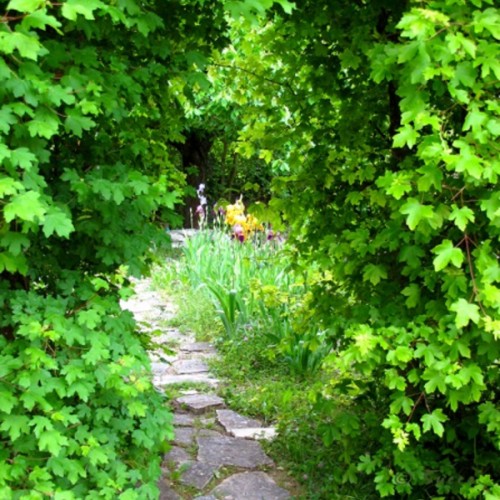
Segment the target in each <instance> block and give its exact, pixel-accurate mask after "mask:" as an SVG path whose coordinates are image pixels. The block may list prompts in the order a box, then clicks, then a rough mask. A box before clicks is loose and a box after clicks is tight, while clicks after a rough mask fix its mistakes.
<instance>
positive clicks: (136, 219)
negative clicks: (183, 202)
mask: <svg viewBox="0 0 500 500" xmlns="http://www.w3.org/2000/svg"><path fill="white" fill-rule="evenodd" d="M202 3H203V2H197V6H196V7H194V8H192V9H191V10H189V9H188V7H189V5H188V2H182V1H181V2H177V1H173V2H155V1H154V0H148V1H145V2H136V1H135V0H126V1H125V0H119V1H117V2H103V1H101V0H67V1H63V2H60V3H54V2H46V1H39V0H11V1H9V2H3V9H4V11H3V12H1V14H0V15H1V16H2V23H1V24H0V161H1V169H0V311H1V314H0V332H1V335H0V364H1V368H0V394H1V398H0V471H1V472H0V497H2V498H5V499H10V498H12V499H21V498H25V499H27V498H30V499H37V498H45V497H51V498H60V499H62V498H64V499H70V498H75V499H76V498H110V499H111V498H113V499H114V498H123V499H132V498H141V499H142V498H156V497H157V495H158V491H157V486H156V483H157V478H158V476H159V474H160V469H159V463H160V453H161V452H162V451H163V449H164V447H165V444H164V443H165V442H166V441H167V440H168V439H169V438H171V437H172V426H171V422H170V415H169V412H168V410H167V409H166V407H165V401H164V398H162V396H161V395H160V394H158V393H157V392H156V390H155V389H154V388H153V387H152V385H151V382H150V372H149V361H148V357H147V355H146V352H145V347H146V346H147V344H148V339H146V338H144V336H141V335H139V334H138V333H137V332H136V325H135V323H134V321H133V319H132V317H131V315H130V313H128V312H123V311H122V310H121V309H120V307H119V300H120V298H124V297H126V296H127V294H128V293H129V291H128V284H129V282H128V278H127V277H125V275H123V274H122V272H121V271H119V270H120V269H122V268H126V269H127V274H131V275H135V276H138V275H140V274H141V273H144V272H147V270H148V267H149V265H150V263H151V260H152V258H153V254H152V251H153V250H158V249H160V248H162V246H164V245H165V244H166V243H167V238H166V235H165V232H164V229H163V226H164V225H165V224H167V223H168V224H173V223H175V222H176V215H175V212H174V209H175V205H176V204H177V203H179V201H180V197H181V195H182V192H183V189H184V187H183V184H184V180H183V175H182V174H181V173H179V172H178V171H177V170H176V169H175V168H174V166H173V161H172V160H171V158H170V156H169V152H168V148H167V146H166V145H165V144H166V143H167V142H168V141H170V140H175V139H176V138H177V137H178V135H179V130H180V129H181V127H182V124H181V123H180V120H179V118H178V117H176V114H175V112H174V111H173V110H174V109H175V101H174V99H173V98H171V96H170V95H169V91H168V79H169V78H170V77H173V76H174V75H175V76H177V75H179V74H181V73H182V74H186V75H187V74H190V73H196V71H195V70H194V69H193V68H192V67H191V65H190V63H189V61H188V58H187V56H186V55H185V54H186V53H187V52H188V51H189V50H192V49H194V48H198V49H199V50H200V51H201V52H204V51H206V52H207V53H208V52H209V51H210V50H211V46H210V45H211V43H212V40H213V39H214V38H216V37H217V36H219V34H220V30H221V29H222V28H223V24H224V23H223V20H222V10H221V9H220V8H219V5H217V8H214V7H213V6H212V7H210V9H209V8H208V7H206V8H204V9H203V8H202V5H201V4H202ZM200 20H205V21H206V22H201V23H200ZM185 21H186V22H185ZM191 23H192V24H193V25H196V24H199V25H200V27H199V29H198V30H190V26H188V25H189V24H191ZM184 29H185V31H184ZM205 29H210V30H213V37H212V39H210V38H209V37H205V34H204V33H203V32H202V31H203V30H205Z"/></svg>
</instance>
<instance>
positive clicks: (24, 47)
mask: <svg viewBox="0 0 500 500" xmlns="http://www.w3.org/2000/svg"><path fill="white" fill-rule="evenodd" d="M14 50H17V51H18V52H19V54H20V55H21V56H22V57H26V58H27V59H33V60H34V61H36V60H37V59H38V56H39V55H40V54H42V53H46V50H45V49H44V48H43V46H42V45H41V43H40V42H39V41H38V40H37V39H36V38H35V37H34V36H29V35H25V34H24V33H19V32H17V31H15V32H9V33H5V32H0V52H4V53H5V54H12V53H13V52H14Z"/></svg>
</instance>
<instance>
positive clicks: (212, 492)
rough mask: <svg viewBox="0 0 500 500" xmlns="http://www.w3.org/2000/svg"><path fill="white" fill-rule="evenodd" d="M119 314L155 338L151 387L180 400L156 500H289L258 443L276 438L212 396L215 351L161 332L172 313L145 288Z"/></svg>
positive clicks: (186, 336)
mask: <svg viewBox="0 0 500 500" xmlns="http://www.w3.org/2000/svg"><path fill="white" fill-rule="evenodd" d="M124 307H126V308H127V309H129V310H130V311H132V312H133V314H134V316H135V318H136V320H137V321H138V322H139V325H140V327H141V328H142V329H149V330H154V331H155V335H154V336H153V339H154V342H155V343H156V344H157V345H158V348H157V349H155V350H153V351H152V352H150V357H151V362H152V370H153V383H154V385H155V387H156V388H157V389H158V390H161V391H166V393H167V394H169V393H170V394H172V393H175V394H177V397H175V398H174V399H172V400H171V402H170V404H171V408H172V410H173V412H174V428H175V438H174V442H173V446H172V448H171V450H170V451H169V453H168V454H167V455H165V457H164V460H163V463H162V471H163V473H162V477H161V479H160V483H159V487H160V500H180V499H184V500H187V499H189V500H216V499H223V500H263V499H264V500H284V499H289V498H291V495H290V493H289V492H288V491H287V489H285V488H282V487H280V486H278V484H277V483H276V481H275V479H278V481H279V482H281V483H282V484H283V485H284V486H285V487H286V488H289V489H290V488H291V487H292V486H293V485H292V484H291V483H289V482H287V478H286V476H284V474H283V473H282V472H280V470H279V469H278V468H277V467H276V466H275V464H274V463H273V461H272V460H271V459H270V458H269V457H268V456H267V455H266V453H265V452H264V451H263V449H262V447H261V445H260V443H259V442H258V439H269V438H272V437H273V435H274V432H275V430H274V429H273V428H263V427H262V426H261V423H260V422H258V421H257V420H254V419H249V418H246V417H245V416H243V415H239V414H237V413H235V412H234V411H232V410H230V409H227V408H226V404H225V402H224V400H223V399H221V398H220V397H219V396H218V395H217V394H216V390H217V386H218V384H219V381H218V380H217V379H216V378H214V377H213V376H212V375H211V373H210V369H209V366H208V361H209V359H210V358H212V357H214V356H216V355H217V353H216V351H215V349H214V347H213V346H212V345H211V344H209V343H205V342H196V341H195V339H194V337H193V336H192V335H190V334H186V333H182V332H181V331H179V330H178V329H177V328H172V327H169V326H166V325H168V322H169V320H171V319H172V318H173V317H174V316H175V306H174V304H173V303H172V301H171V300H169V298H168V297H165V296H164V295H162V294H161V293H160V292H157V291H155V290H153V289H152V288H151V282H150V280H147V279H146V280H142V281H139V282H138V283H137V284H136V294H135V295H134V296H133V297H132V298H130V299H129V300H128V301H127V302H126V303H125V304H124ZM165 346H166V347H168V349H167V350H165V349H163V347H165ZM179 384H180V385H179ZM194 387H196V389H194ZM180 388H182V390H181V389H180ZM280 479H281V480H280Z"/></svg>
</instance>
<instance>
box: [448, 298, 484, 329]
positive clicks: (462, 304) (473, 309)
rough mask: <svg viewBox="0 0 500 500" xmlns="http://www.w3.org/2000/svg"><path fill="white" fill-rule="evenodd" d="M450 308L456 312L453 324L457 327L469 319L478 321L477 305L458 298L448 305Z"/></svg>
mask: <svg viewBox="0 0 500 500" xmlns="http://www.w3.org/2000/svg"><path fill="white" fill-rule="evenodd" d="M450 310H451V311H454V312H455V313H456V318H455V324H456V325H457V327H458V328H463V327H464V326H467V325H468V324H469V323H470V322H471V321H472V322H473V323H476V324H477V323H479V319H480V314H479V306H477V305H476V304H471V303H470V302H468V301H467V300H465V299H458V300H457V301H456V302H454V303H453V304H452V305H451V306H450Z"/></svg>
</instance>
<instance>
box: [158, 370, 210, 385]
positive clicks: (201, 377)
mask: <svg viewBox="0 0 500 500" xmlns="http://www.w3.org/2000/svg"><path fill="white" fill-rule="evenodd" d="M156 379H157V383H158V384H159V385H162V386H167V385H175V384H185V383H190V384H193V383H195V384H198V383H199V384H207V385H209V386H210V387H217V386H218V385H219V380H218V379H216V378H213V377H211V376H210V374H208V373H193V374H190V375H166V374H161V375H158V376H157V377H156Z"/></svg>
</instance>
